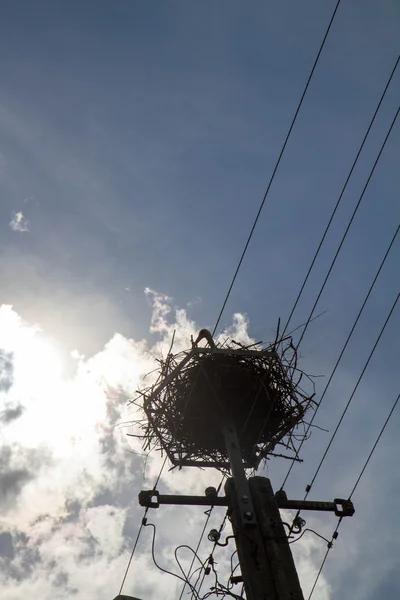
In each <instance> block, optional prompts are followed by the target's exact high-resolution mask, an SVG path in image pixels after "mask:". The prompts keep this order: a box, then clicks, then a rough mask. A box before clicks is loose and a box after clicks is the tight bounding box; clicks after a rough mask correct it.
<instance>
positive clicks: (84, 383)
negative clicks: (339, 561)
mask: <svg viewBox="0 0 400 600" xmlns="http://www.w3.org/2000/svg"><path fill="white" fill-rule="evenodd" d="M146 293H147V295H148V297H149V299H150V301H151V306H152V318H151V326H150V330H151V332H152V333H153V334H158V336H159V341H158V342H156V343H155V344H154V346H149V344H148V343H147V342H146V341H145V340H139V341H137V340H133V339H128V338H126V337H124V336H123V335H121V334H119V333H116V334H115V335H114V336H113V337H112V338H111V339H110V340H109V341H108V342H107V344H106V345H105V346H104V348H103V349H102V350H101V351H99V352H98V353H97V354H95V355H94V356H92V357H89V358H85V357H84V356H83V355H82V354H81V353H80V352H79V349H75V350H73V351H72V355H73V357H74V359H75V361H76V370H75V373H73V375H72V376H71V375H66V374H65V372H64V367H63V362H62V355H63V354H62V352H61V351H60V345H59V344H58V342H57V340H54V339H52V338H51V337H49V336H48V335H46V333H45V332H44V331H42V330H41V328H40V327H39V326H38V325H36V324H30V323H27V322H25V321H24V320H23V319H22V318H21V316H20V315H18V314H17V313H16V311H15V310H14V309H13V308H12V307H11V306H5V305H3V306H1V307H0V350H3V352H6V353H7V354H6V355H5V356H6V358H7V357H8V358H10V360H9V362H10V361H11V363H10V364H11V366H10V365H8V362H7V361H6V362H4V361H3V363H2V365H3V368H4V365H5V364H7V365H8V367H9V373H8V379H7V385H4V386H3V388H4V390H3V388H1V389H2V390H3V391H0V415H1V414H3V413H4V414H5V412H4V411H7V410H8V411H9V412H8V413H7V414H8V415H9V417H10V418H9V419H6V420H5V421H4V423H3V426H2V428H1V429H0V451H4V452H6V453H7V452H8V450H7V449H14V450H13V451H12V452H11V450H10V452H9V456H10V457H11V458H10V460H9V462H8V463H7V461H3V463H4V464H5V465H6V467H9V469H11V470H13V473H14V475H15V473H16V475H15V477H14V480H13V482H14V488H13V493H14V495H15V498H14V500H13V502H8V501H7V502H6V503H4V505H3V506H2V512H1V517H0V531H9V532H10V533H11V534H12V536H13V545H14V553H15V556H14V557H13V558H8V559H7V560H2V558H1V541H0V586H1V587H2V590H3V592H2V593H3V597H4V598H5V599H6V600H19V599H20V598H21V597H24V596H25V595H27V594H28V592H29V594H30V595H32V594H34V595H37V596H38V597H40V598H41V600H66V598H69V597H71V596H73V595H74V593H75V592H76V593H77V597H78V598H80V597H82V598H83V597H84V598H85V599H89V600H91V599H93V600H110V599H111V598H113V597H114V596H115V595H116V594H117V591H118V589H119V585H120V582H121V579H122V575H123V572H124V570H125V567H126V564H127V561H128V558H129V554H130V549H131V547H132V544H133V539H134V537H135V535H136V532H137V527H138V523H139V519H140V517H141V514H142V510H141V509H140V508H139V507H138V505H137V500H136V497H137V493H138V492H139V491H140V489H142V488H144V489H145V488H146V487H147V488H148V487H151V486H152V485H153V482H154V478H155V477H156V476H157V474H158V472H159V468H160V464H161V461H162V459H161V458H160V457H159V455H158V454H156V453H153V454H152V455H151V456H150V458H149V460H148V462H147V467H146V476H147V478H148V481H147V482H145V481H143V475H142V471H143V460H144V459H143V457H141V456H137V455H136V454H131V453H130V452H129V450H134V451H135V452H139V453H142V452H143V451H142V449H141V444H140V442H139V441H137V440H135V439H134V438H128V437H127V436H126V435H125V434H126V431H127V430H126V429H124V428H123V427H120V426H118V424H119V423H124V422H127V421H129V420H130V419H132V418H133V416H134V415H133V414H132V410H133V409H132V407H131V406H127V401H128V400H129V399H131V398H132V397H133V395H134V394H135V391H136V390H137V388H138V387H139V386H140V385H141V383H142V381H143V376H144V375H145V374H146V373H148V372H150V371H152V370H153V369H154V368H155V367H156V366H157V362H156V358H157V357H158V356H159V351H160V347H161V348H162V351H163V352H164V353H165V352H166V351H167V350H168V348H169V345H170V342H171V337H172V335H173V332H175V345H174V351H175V352H178V351H180V350H182V349H184V348H188V347H189V346H190V336H191V335H195V334H197V332H198V330H199V328H200V327H199V326H198V325H197V324H196V323H195V322H194V321H193V320H191V319H190V318H189V317H188V315H187V314H186V312H185V311H184V310H180V309H174V308H173V306H172V303H171V299H170V298H169V297H168V296H166V295H162V294H158V293H156V292H154V291H151V290H146ZM224 335H226V336H230V337H233V338H234V339H236V340H237V341H238V342H241V343H244V344H246V343H251V341H252V340H251V339H250V338H249V336H248V333H247V321H246V318H245V317H244V316H243V315H240V314H236V315H235V316H234V318H233V323H232V325H231V326H230V327H229V328H228V329H227V330H226V332H224ZM8 358H7V360H8ZM146 382H147V380H146ZM10 410H11V411H12V410H14V413H12V412H10ZM128 431H129V429H128ZM15 449H17V450H18V452H17V453H16V452H15ZM3 455H4V456H5V457H7V456H8V455H7V454H3ZM3 455H2V456H3ZM3 463H1V464H3ZM0 466H1V465H0ZM18 474H19V475H18ZM17 476H19V479H18V477H17ZM219 481H220V474H219V473H218V472H216V471H214V470H203V471H199V470H196V469H186V470H185V469H182V470H181V471H179V470H175V471H173V472H168V467H167V468H166V469H165V470H164V475H163V477H162V479H161V482H160V484H159V487H160V486H161V487H162V488H164V489H165V488H166V489H167V490H174V491H178V492H181V493H183V492H186V493H199V494H202V493H203V492H204V489H205V487H207V486H208V485H215V486H217V485H218V483H219ZM164 509H165V510H164ZM218 515H219V513H218V512H217V513H216V515H215V519H219V516H218ZM213 518H214V517H213ZM151 519H152V520H153V521H154V522H156V524H157V538H156V549H157V555H158V556H159V560H160V562H161V564H163V565H167V566H168V568H170V569H171V570H173V571H174V572H176V573H178V572H179V571H178V567H177V565H176V563H175V561H174V558H173V553H172V554H171V547H174V546H176V544H177V543H189V545H191V544H193V543H194V542H193V536H194V537H197V536H198V534H199V532H200V530H201V528H202V525H203V520H204V515H203V510H202V509H194V508H189V509H182V508H181V507H180V508H179V510H173V509H171V510H169V509H168V508H167V507H163V509H162V510H161V509H160V510H159V511H155V512H154V513H152V514H151ZM215 526H218V524H217V522H216V523H215ZM210 528H211V527H210ZM150 542H151V529H150V528H146V531H145V532H144V536H143V541H142V545H141V546H140V547H139V548H138V554H137V557H135V561H134V564H133V566H132V571H131V572H130V574H129V577H128V580H127V588H126V589H125V591H126V593H132V594H133V595H135V594H136V595H138V596H139V597H140V596H141V597H143V598H145V597H157V596H160V597H161V596H162V597H164V598H174V597H176V593H177V591H178V593H179V591H180V589H181V583H180V582H179V581H178V580H176V579H174V578H172V577H169V576H166V575H160V573H159V572H158V570H157V569H156V568H155V567H154V565H152V560H151V553H150ZM299 544H300V542H299ZM305 544H306V543H305ZM209 546H210V543H209V542H208V541H207V539H206V541H205V545H204V556H203V558H205V556H206V555H207V553H208V552H209V550H210V548H209ZM309 547H310V546H307V544H306V545H305V546H304V548H305V549H303V550H302V551H301V552H299V551H298V550H297V555H298V562H299V568H300V571H301V573H303V574H304V575H303V576H302V577H303V579H304V581H305V582H306V585H308V583H307V582H308V581H310V580H311V577H312V576H313V575H314V573H315V567H314V563H315V560H314V554H313V553H312V552H311V550H309ZM298 548H300V549H301V548H303V546H299V547H298ZM222 554H223V556H222ZM228 558H229V557H227V556H225V554H224V553H221V557H220V558H219V565H220V567H219V568H220V569H221V570H222V571H224V570H226V569H227V568H228V562H229V561H228ZM190 560H191V557H190V555H189V557H188V556H186V555H185V553H183V564H186V565H187V564H188V562H190ZM29 565H31V566H30V567H29ZM321 586H322V587H321V588H320V591H319V595H316V597H315V598H316V600H327V599H328V598H329V589H328V588H327V586H326V583H325V581H324V579H322V580H321ZM129 590H130V591H129ZM321 590H322V591H321Z"/></svg>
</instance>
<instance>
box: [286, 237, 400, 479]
mask: <svg viewBox="0 0 400 600" xmlns="http://www.w3.org/2000/svg"><path fill="white" fill-rule="evenodd" d="M399 231H400V225H398V226H397V229H396V231H395V232H394V235H393V237H392V239H391V241H390V243H389V246H388V247H387V249H386V252H385V254H384V256H383V258H382V261H381V263H380V265H379V267H378V270H377V272H376V273H375V276H374V279H373V280H372V283H371V285H370V287H369V289H368V292H367V294H366V296H365V298H364V300H363V303H362V305H361V308H360V310H359V311H358V314H357V316H356V318H355V321H354V323H353V325H352V327H351V329H350V333H349V334H348V336H347V338H346V341H345V343H344V346H343V348H342V350H341V352H340V354H339V357H338V359H337V361H336V363H335V366H334V367H333V369H332V372H331V374H330V376H329V379H328V381H327V383H326V385H325V388H324V390H323V392H322V395H321V398H320V401H319V403H318V405H317V407H316V409H315V411H314V413H313V415H312V418H311V419H310V422H309V423H308V425H307V429H306V431H305V436H307V434H308V432H309V431H310V428H311V426H312V424H313V422H314V419H315V417H316V414H317V412H318V410H319V408H320V406H321V404H322V402H323V400H324V397H325V395H326V392H327V391H328V388H329V386H330V384H331V381H332V379H333V377H334V375H335V373H336V371H337V368H338V366H339V363H340V361H341V360H342V357H343V354H344V353H345V350H346V348H347V346H348V344H349V342H350V340H351V337H352V335H353V333H354V330H355V328H356V326H357V324H358V321H359V320H360V317H361V315H362V313H363V311H364V308H365V305H366V304H367V302H368V300H369V297H370V295H371V293H372V290H373V289H374V287H375V284H376V282H377V280H378V278H379V275H380V273H381V271H382V269H383V267H384V265H385V263H386V260H387V258H388V256H389V254H390V251H391V250H392V247H393V244H394V242H395V240H396V238H397V236H398V233H399ZM303 444H304V440H302V441H301V442H300V444H299V447H298V448H297V450H296V454H295V457H294V458H293V460H292V464H291V465H290V467H289V469H288V472H287V474H286V477H285V479H284V480H283V483H282V485H281V488H280V489H283V487H284V486H285V484H286V483H287V480H288V478H289V476H290V473H291V472H292V469H293V466H294V464H295V462H296V459H297V458H298V457H299V453H300V450H301V449H302V447H303Z"/></svg>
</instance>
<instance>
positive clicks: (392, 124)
mask: <svg viewBox="0 0 400 600" xmlns="http://www.w3.org/2000/svg"><path fill="white" fill-rule="evenodd" d="M399 112H400V106H399V108H398V109H397V111H396V114H395V115H394V117H393V120H392V122H391V124H390V127H389V129H388V132H387V134H386V136H385V139H384V140H383V143H382V145H381V147H380V150H379V152H378V156H377V157H376V159H375V162H374V164H373V166H372V169H371V170H370V172H369V175H368V178H367V181H366V183H365V185H364V188H363V190H362V192H361V195H360V197H359V199H358V202H357V204H356V206H355V208H354V211H353V214H352V215H351V217H350V221H349V222H348V224H347V227H346V230H345V232H344V234H343V236H342V239H341V241H340V243H339V246H338V249H337V250H336V253H335V256H334V257H333V260H332V262H331V265H330V267H329V269H328V273H327V274H326V277H325V279H324V281H323V283H322V286H321V288H320V290H319V292H318V295H317V298H316V300H315V302H314V305H313V307H312V309H311V312H310V314H309V317H308V319H307V323H306V325H305V327H304V329H303V331H302V334H301V336H300V339H299V341H298V343H297V348H298V347H299V346H300V344H301V342H302V340H303V338H304V335H305V333H306V331H307V328H308V325H309V323H310V321H311V319H312V316H313V314H314V311H315V309H316V307H317V304H318V302H319V300H320V298H321V295H322V292H323V291H324V289H325V286H326V283H327V281H328V279H329V276H330V274H331V272H332V269H333V267H334V265H335V263H336V260H337V257H338V256H339V253H340V251H341V249H342V246H343V244H344V241H345V239H346V237H347V234H348V232H349V229H350V227H351V225H352V223H353V220H354V217H355V216H356V214H357V212H358V209H359V207H360V204H361V202H362V199H363V198H364V194H365V192H366V191H367V188H368V185H369V182H370V181H371V178H372V175H373V174H374V171H375V168H376V166H377V164H378V162H379V159H380V157H381V155H382V152H383V150H384V148H385V146H386V143H387V141H388V139H389V136H390V134H391V132H392V129H393V127H394V125H395V123H396V120H397V117H398V115H399Z"/></svg>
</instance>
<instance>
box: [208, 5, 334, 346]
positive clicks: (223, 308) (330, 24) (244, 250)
mask: <svg viewBox="0 0 400 600" xmlns="http://www.w3.org/2000/svg"><path fill="white" fill-rule="evenodd" d="M340 2H341V0H338V1H337V2H336V6H335V8H334V11H333V13H332V16H331V18H330V21H329V24H328V27H327V29H326V31H325V35H324V38H323V40H322V43H321V45H320V47H319V50H318V53H317V56H316V59H315V61H314V64H313V66H312V69H311V71H310V74H309V76H308V79H307V83H306V85H305V88H304V90H303V93H302V95H301V98H300V101H299V103H298V105H297V108H296V112H295V113H294V117H293V119H292V122H291V124H290V127H289V130H288V132H287V134H286V137H285V141H284V142H283V146H282V148H281V151H280V153H279V156H278V159H277V161H276V163H275V167H274V169H273V171H272V175H271V177H270V180H269V182H268V185H267V189H266V191H265V193H264V196H263V199H262V202H261V204H260V207H259V209H258V212H257V214H256V218H255V220H254V223H253V226H252V228H251V230H250V234H249V236H248V238H247V241H246V244H245V246H244V249H243V252H242V255H241V257H240V260H239V263H238V265H237V267H236V271H235V273H234V275H233V278H232V281H231V284H230V286H229V289H228V292H227V294H226V296H225V300H224V302H223V304H222V308H221V311H220V313H219V315H218V318H217V322H216V324H215V327H214V330H213V334H212V335H213V336H214V335H215V332H216V330H217V327H218V325H219V322H220V320H221V317H222V314H223V312H224V310H225V306H226V303H227V302H228V299H229V296H230V294H231V291H232V288H233V286H234V284H235V281H236V277H237V275H238V273H239V270H240V267H241V266H242V262H243V259H244V257H245V254H246V252H247V248H248V246H249V244H250V241H251V238H252V237H253V233H254V230H255V228H256V226H257V223H258V220H259V218H260V215H261V212H262V209H263V208H264V204H265V202H266V199H267V196H268V194H269V191H270V188H271V185H272V182H273V180H274V179H275V174H276V172H277V170H278V167H279V164H280V162H281V159H282V156H283V154H284V152H285V149H286V145H287V143H288V141H289V138H290V135H291V133H292V130H293V127H294V124H295V122H296V120H297V116H298V114H299V112H300V108H301V106H302V104H303V100H304V98H305V95H306V93H307V90H308V88H309V85H310V82H311V79H312V77H313V75H314V71H315V68H316V66H317V63H318V61H319V58H320V56H321V52H322V49H323V47H324V45H325V42H326V39H327V37H328V34H329V31H330V29H331V26H332V23H333V20H334V18H335V16H336V12H337V10H338V8H339V4H340Z"/></svg>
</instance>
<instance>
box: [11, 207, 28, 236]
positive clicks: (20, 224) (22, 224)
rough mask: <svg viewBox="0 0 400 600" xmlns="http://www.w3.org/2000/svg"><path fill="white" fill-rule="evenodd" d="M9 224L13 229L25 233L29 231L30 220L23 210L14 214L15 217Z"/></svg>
mask: <svg viewBox="0 0 400 600" xmlns="http://www.w3.org/2000/svg"><path fill="white" fill-rule="evenodd" d="M9 224H10V227H11V229H12V230H13V231H18V232H19V233H25V232H27V231H29V221H27V219H25V217H24V215H23V213H22V212H21V211H19V212H16V213H14V214H13V218H12V219H11V221H10V223H9Z"/></svg>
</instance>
